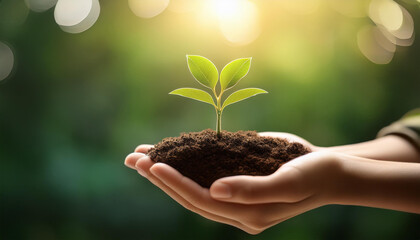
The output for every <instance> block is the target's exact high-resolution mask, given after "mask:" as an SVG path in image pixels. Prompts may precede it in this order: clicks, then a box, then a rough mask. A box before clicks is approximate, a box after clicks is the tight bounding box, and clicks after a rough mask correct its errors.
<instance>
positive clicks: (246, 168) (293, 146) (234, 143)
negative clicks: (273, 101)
mask: <svg viewBox="0 0 420 240" xmlns="http://www.w3.org/2000/svg"><path fill="white" fill-rule="evenodd" d="M309 152H310V150H309V149H307V148H306V147H305V146H303V145H302V144H300V143H295V142H289V141H287V140H286V139H281V138H272V137H261V136H258V134H257V132H255V131H239V132H227V131H223V132H222V133H221V136H220V137H218V136H217V135H216V132H215V131H214V130H211V129H206V130H204V131H201V132H191V133H182V134H181V136H179V137H168V138H165V139H163V140H162V141H161V142H160V143H158V144H156V145H155V146H154V148H152V149H151V150H150V151H149V152H148V155H149V156H150V158H151V159H152V161H154V162H163V163H166V164H168V165H170V166H172V167H173V168H175V169H177V170H178V171H179V172H180V173H181V174H183V175H184V176H186V177H189V178H191V179H192V180H194V181H195V182H197V183H198V184H200V185H201V186H202V187H205V188H209V187H210V185H211V184H212V183H213V182H214V181H216V180H217V179H219V178H222V177H228V176H234V175H254V176H257V175H258V176H262V175H270V174H272V173H273V172H275V171H276V170H277V169H278V168H279V167H280V166H281V165H282V164H284V163H286V162H287V161H290V160H292V159H294V158H296V157H299V156H301V155H304V154H307V153H309Z"/></svg>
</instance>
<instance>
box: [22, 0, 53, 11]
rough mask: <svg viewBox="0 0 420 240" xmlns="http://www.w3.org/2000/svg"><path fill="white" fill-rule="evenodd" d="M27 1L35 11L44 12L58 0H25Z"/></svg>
mask: <svg viewBox="0 0 420 240" xmlns="http://www.w3.org/2000/svg"><path fill="white" fill-rule="evenodd" d="M25 3H26V5H27V6H28V7H29V8H30V9H31V10H32V11H34V12H44V11H47V10H48V9H50V8H52V7H54V5H55V4H56V3H57V0H25Z"/></svg>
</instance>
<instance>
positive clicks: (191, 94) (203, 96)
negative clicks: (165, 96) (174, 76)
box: [169, 88, 216, 106]
mask: <svg viewBox="0 0 420 240" xmlns="http://www.w3.org/2000/svg"><path fill="white" fill-rule="evenodd" d="M169 94H172V95H179V96H182V97H186V98H192V99H194V100H197V101H201V102H205V103H208V104H211V105H213V106H216V104H214V101H213V98H212V97H211V96H210V94H208V93H207V92H205V91H203V90H200V89H196V88H178V89H175V90H173V91H172V92H170V93H169Z"/></svg>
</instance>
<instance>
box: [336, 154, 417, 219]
mask: <svg viewBox="0 0 420 240" xmlns="http://www.w3.org/2000/svg"><path fill="white" fill-rule="evenodd" d="M338 161H339V163H340V166H341V167H340V170H339V171H341V174H340V175H339V176H340V177H339V178H340V179H337V181H334V182H335V183H332V184H334V186H333V188H335V190H334V191H335V193H334V194H333V195H332V196H333V197H332V198H333V199H331V200H332V203H334V204H342V205H358V206H367V207H376V208H386V209H393V210H399V211H405V212H413V213H419V214H420V163H402V162H390V161H389V162H387V161H378V160H371V159H365V158H359V157H353V156H346V155H342V156H340V157H339V158H338Z"/></svg>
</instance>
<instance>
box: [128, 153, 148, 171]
mask: <svg viewBox="0 0 420 240" xmlns="http://www.w3.org/2000/svg"><path fill="white" fill-rule="evenodd" d="M144 156H145V155H144V154H143V153H130V154H129V155H128V156H127V157H126V158H125V160H124V164H125V165H126V166H127V167H129V168H132V169H134V170H137V169H136V167H135V166H136V162H137V160H139V159H140V158H141V157H144Z"/></svg>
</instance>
